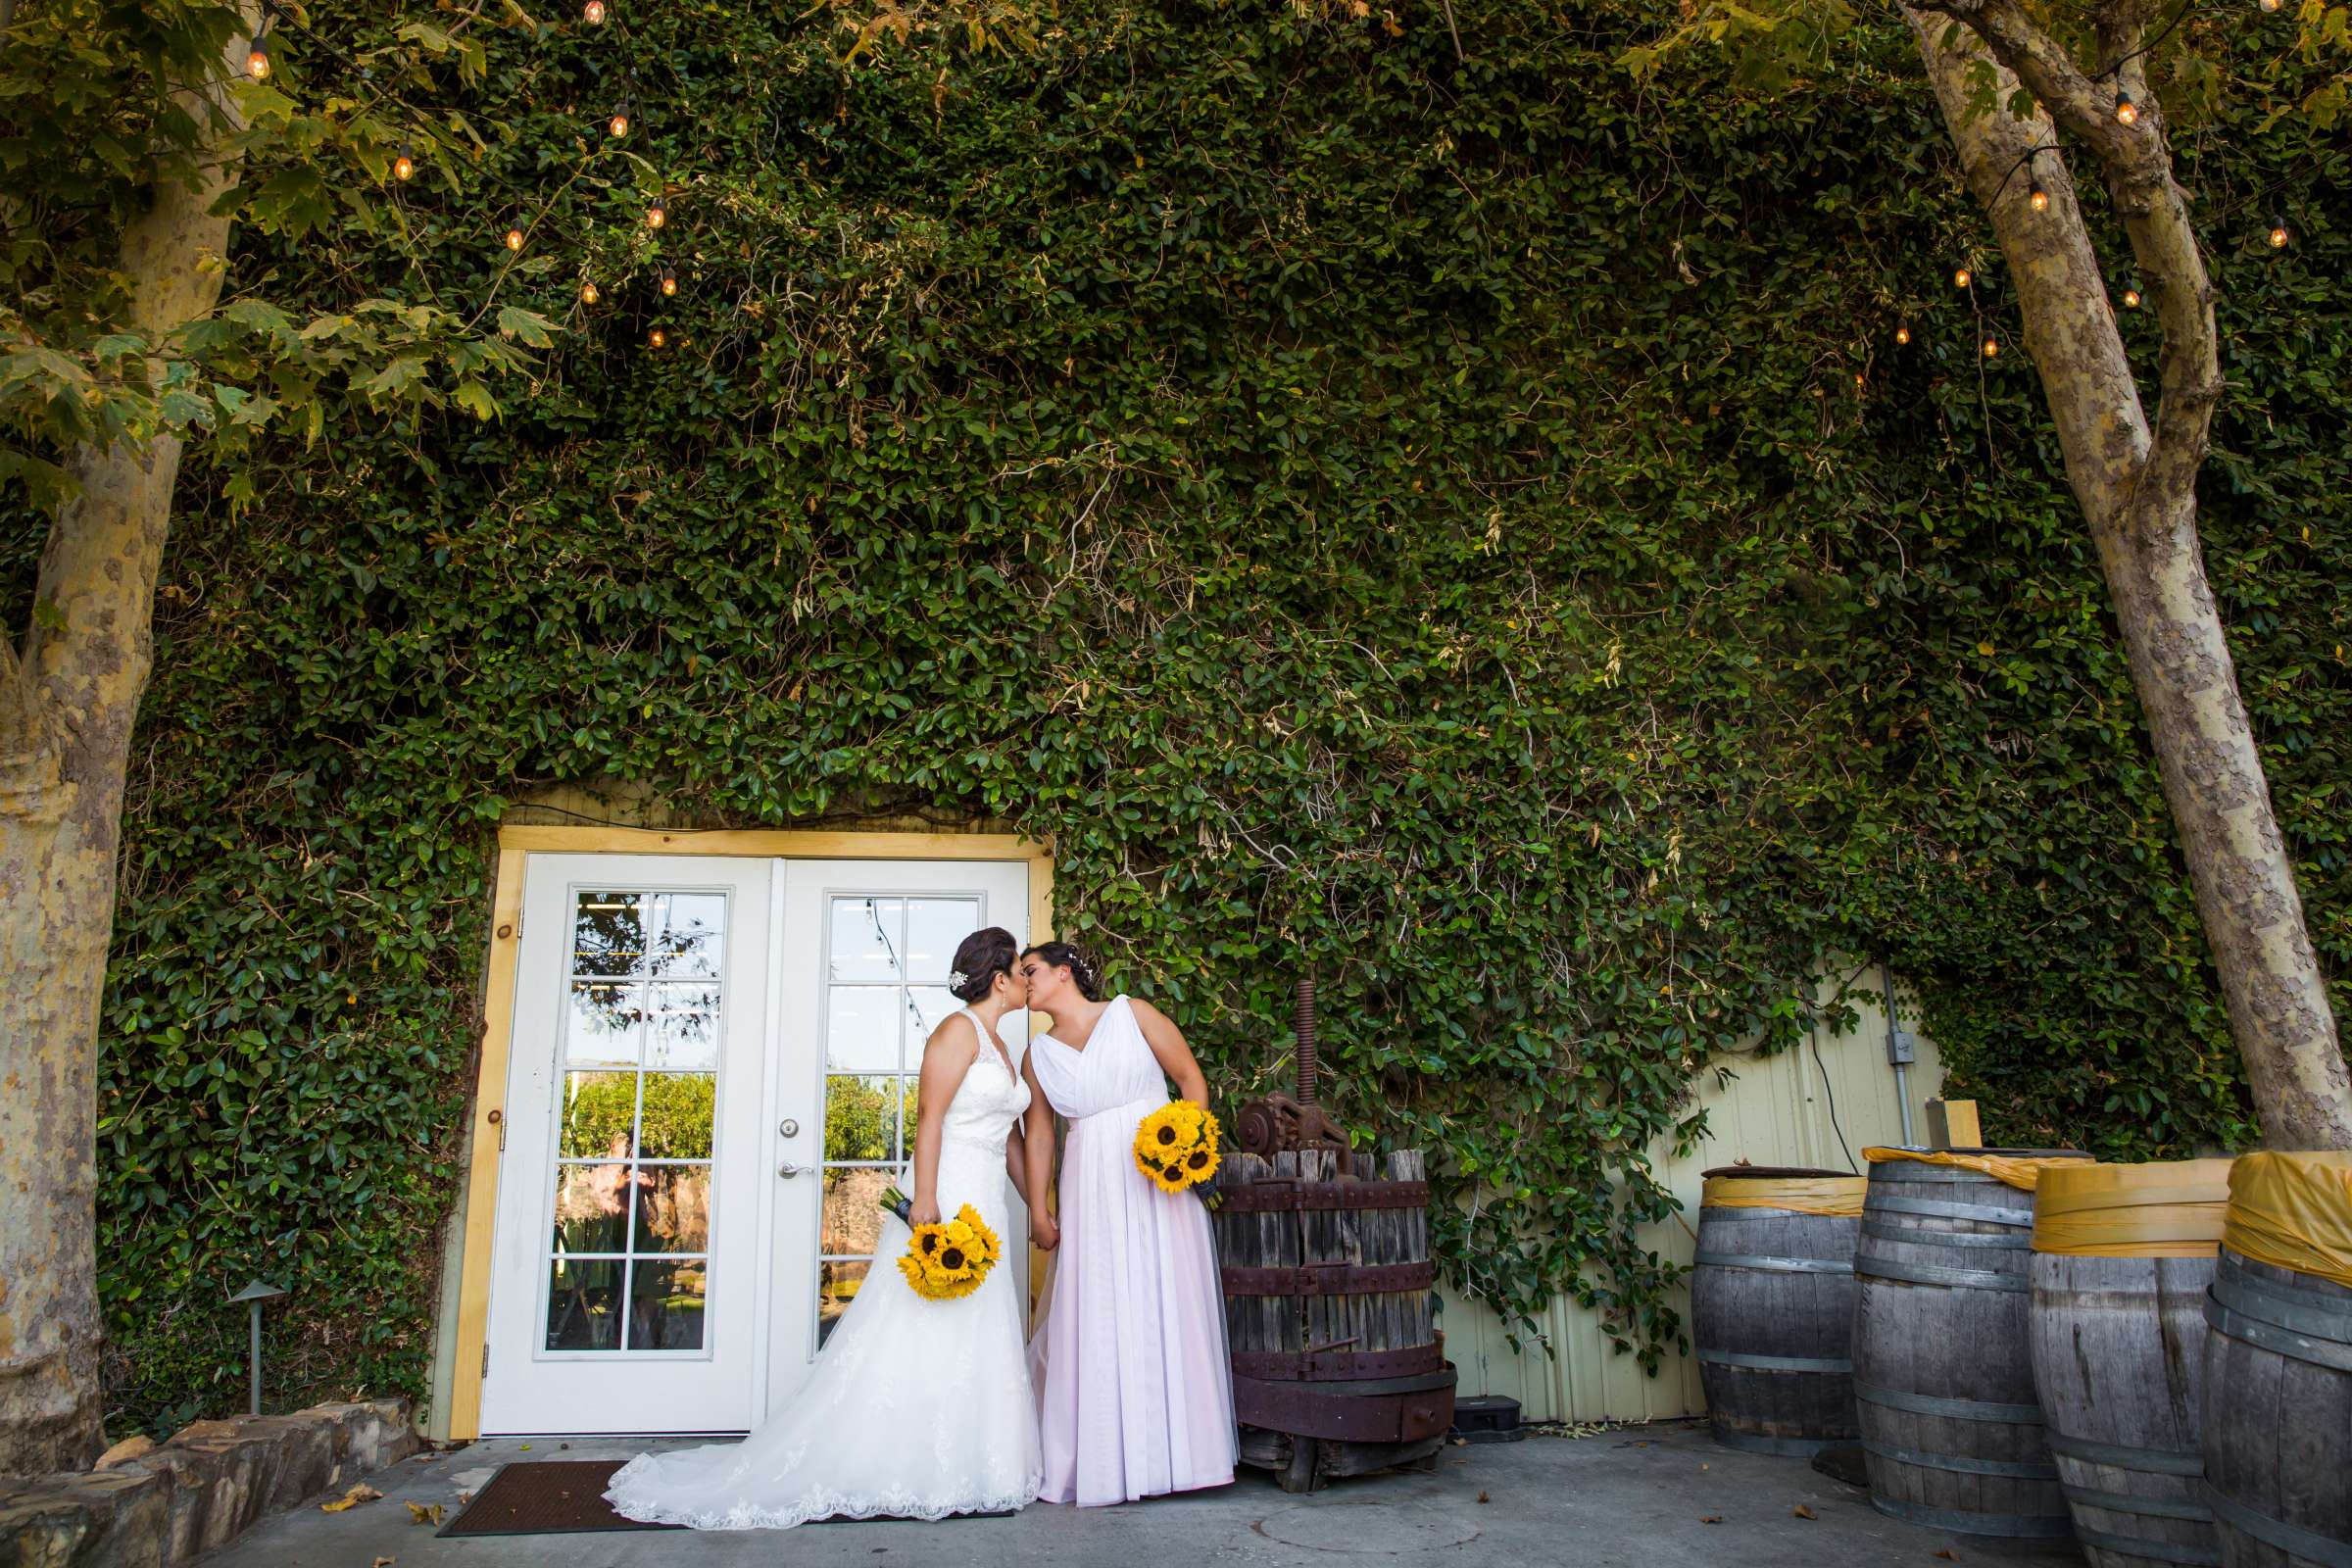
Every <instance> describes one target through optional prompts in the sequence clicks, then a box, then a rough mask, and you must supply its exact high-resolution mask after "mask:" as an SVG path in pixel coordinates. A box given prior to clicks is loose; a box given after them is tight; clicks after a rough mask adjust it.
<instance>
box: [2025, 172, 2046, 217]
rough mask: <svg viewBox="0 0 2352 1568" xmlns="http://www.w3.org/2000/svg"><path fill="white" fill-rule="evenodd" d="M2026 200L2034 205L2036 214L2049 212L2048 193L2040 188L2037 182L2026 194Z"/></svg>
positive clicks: (2037, 181)
mask: <svg viewBox="0 0 2352 1568" xmlns="http://www.w3.org/2000/svg"><path fill="white" fill-rule="evenodd" d="M2026 200H2028V201H2030V202H2032V203H2033V204H2034V211H2035V212H2037V213H2046V212H2048V211H2049V210H2050V193H2049V192H2048V191H2046V190H2043V189H2042V188H2041V181H2039V180H2035V181H2034V188H2033V190H2032V191H2031V192H2029V193H2028V194H2027V196H2026Z"/></svg>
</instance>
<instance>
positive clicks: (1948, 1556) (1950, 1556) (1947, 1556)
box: [1936, 1546, 1960, 1562]
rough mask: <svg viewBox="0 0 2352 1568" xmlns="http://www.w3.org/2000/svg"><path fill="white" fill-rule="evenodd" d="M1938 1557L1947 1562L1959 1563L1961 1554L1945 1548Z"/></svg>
mask: <svg viewBox="0 0 2352 1568" xmlns="http://www.w3.org/2000/svg"><path fill="white" fill-rule="evenodd" d="M1936 1556H1938V1557H1941V1558H1942V1559H1943V1560H1944V1561H1945V1562H1958V1561H1959V1560H1960V1554H1959V1553H1958V1552H1956V1551H1954V1550H1953V1549H1952V1548H1951V1547H1949V1546H1945V1547H1944V1548H1942V1549H1941V1550H1940V1551H1938V1552H1936Z"/></svg>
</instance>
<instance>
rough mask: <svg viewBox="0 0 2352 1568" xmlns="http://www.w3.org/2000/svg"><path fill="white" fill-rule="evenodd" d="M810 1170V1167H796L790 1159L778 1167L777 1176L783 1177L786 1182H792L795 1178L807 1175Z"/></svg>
mask: <svg viewBox="0 0 2352 1568" xmlns="http://www.w3.org/2000/svg"><path fill="white" fill-rule="evenodd" d="M808 1170H809V1167H808V1166H806V1165H795V1164H794V1163H793V1162H792V1161H791V1160H789V1159H788V1160H786V1161H785V1162H784V1163H783V1164H781V1165H778V1166H777V1167H776V1174H777V1175H778V1176H781V1177H783V1178H784V1179H785V1180H786V1181H790V1180H791V1179H792V1178H793V1177H795V1176H800V1175H805V1174H807V1172H808Z"/></svg>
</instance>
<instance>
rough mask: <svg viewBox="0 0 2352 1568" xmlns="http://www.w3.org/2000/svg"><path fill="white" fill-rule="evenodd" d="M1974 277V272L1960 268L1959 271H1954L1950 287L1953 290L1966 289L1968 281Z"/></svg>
mask: <svg viewBox="0 0 2352 1568" xmlns="http://www.w3.org/2000/svg"><path fill="white" fill-rule="evenodd" d="M1975 276H1976V273H1974V272H1972V271H1970V270H1968V269H1967V268H1965V267H1963V268H1961V269H1960V270H1958V271H1956V272H1954V273H1953V274H1952V287H1954V288H1966V287H1968V284H1969V280H1970V279H1971V278H1973V277H1975Z"/></svg>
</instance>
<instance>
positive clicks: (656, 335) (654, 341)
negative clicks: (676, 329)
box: [645, 326, 669, 349]
mask: <svg viewBox="0 0 2352 1568" xmlns="http://www.w3.org/2000/svg"><path fill="white" fill-rule="evenodd" d="M668 341H669V334H668V333H667V332H664V331H662V329H661V328H660V327H658V326H657V327H655V328H654V329H653V330H652V331H651V332H649V333H647V334H646V338H645V346H646V347H647V348H649V349H658V348H661V347H662V346H663V345H664V344H666V343H668Z"/></svg>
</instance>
